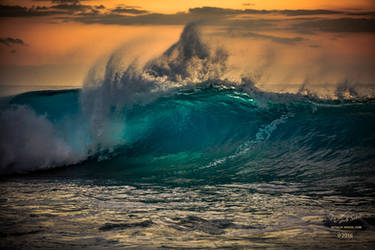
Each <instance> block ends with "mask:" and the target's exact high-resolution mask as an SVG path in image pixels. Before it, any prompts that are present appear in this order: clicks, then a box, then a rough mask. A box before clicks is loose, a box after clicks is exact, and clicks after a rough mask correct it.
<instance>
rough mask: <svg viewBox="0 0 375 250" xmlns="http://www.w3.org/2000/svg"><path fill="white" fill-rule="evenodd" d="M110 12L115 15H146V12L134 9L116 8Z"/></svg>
mask: <svg viewBox="0 0 375 250" xmlns="http://www.w3.org/2000/svg"><path fill="white" fill-rule="evenodd" d="M111 12H112V13H115V14H135V15H139V14H146V13H148V11H147V10H142V9H136V8H132V7H117V8H115V9H112V10H111Z"/></svg>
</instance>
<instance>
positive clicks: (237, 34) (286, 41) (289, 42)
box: [213, 28, 306, 45]
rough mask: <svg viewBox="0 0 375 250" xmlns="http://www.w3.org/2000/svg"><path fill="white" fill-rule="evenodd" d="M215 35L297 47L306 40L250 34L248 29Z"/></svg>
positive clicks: (223, 31)
mask: <svg viewBox="0 0 375 250" xmlns="http://www.w3.org/2000/svg"><path fill="white" fill-rule="evenodd" d="M213 35H219V36H228V35H230V36H234V37H250V38H254V39H264V40H270V41H272V42H275V43H280V44H285V45H295V44H296V43H298V42H302V41H304V40H306V39H305V38H303V37H281V36H273V35H264V34H260V33H256V32H250V31H248V30H246V29H243V28H241V29H238V28H237V29H223V30H222V31H219V32H215V33H213Z"/></svg>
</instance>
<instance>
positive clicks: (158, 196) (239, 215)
mask: <svg viewBox="0 0 375 250" xmlns="http://www.w3.org/2000/svg"><path fill="white" fill-rule="evenodd" d="M0 185H1V186H0V190H1V200H0V215H1V221H2V223H1V226H0V227H1V228H0V229H1V235H0V237H1V241H0V242H1V245H0V247H1V248H7V247H9V248H17V249H35V248H42V249H44V248H58V249H77V248H87V249H93V248H94V249H95V248H123V247H138V248H147V247H149V248H225V247H230V248H235V247H238V248H242V247H243V248H256V247H270V248H275V247H276V248H285V247H298V248H301V247H308V248H327V249H332V248H337V247H340V248H341V247H342V248H348V247H355V248H366V247H367V248H368V249H371V248H372V247H373V246H374V244H375V239H374V233H375V232H374V209H373V208H374V204H373V202H371V200H373V199H372V197H367V196H365V195H363V196H362V197H345V196H340V195H336V194H334V193H329V192H327V191H326V192H312V193H305V194H301V193H299V192H298V190H299V189H300V188H302V187H301V185H298V184H293V183H282V182H277V183H269V184H255V183H254V184H227V185H216V186H208V185H207V186H199V187H188V186H185V187H183V186H174V187H173V186H158V185H147V184H143V185H142V184H140V185H137V186H131V185H95V184H92V183H89V182H88V181H79V180H74V181H72V180H66V179H54V180H46V179H44V178H35V179H13V180H9V181H6V182H2V183H1V184H0ZM348 218H350V219H352V221H351V222H350V221H348V220H347V219H348ZM344 226H347V228H350V229H346V230H344V229H342V228H343V227H344Z"/></svg>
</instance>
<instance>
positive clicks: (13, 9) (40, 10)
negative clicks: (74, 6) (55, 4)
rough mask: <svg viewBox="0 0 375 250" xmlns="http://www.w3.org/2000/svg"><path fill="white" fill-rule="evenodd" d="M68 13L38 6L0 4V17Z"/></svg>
mask: <svg viewBox="0 0 375 250" xmlns="http://www.w3.org/2000/svg"><path fill="white" fill-rule="evenodd" d="M61 14H66V11H61V10H56V9H53V8H48V7H40V6H37V7H35V8H26V7H23V6H19V5H0V17H40V16H53V15H61Z"/></svg>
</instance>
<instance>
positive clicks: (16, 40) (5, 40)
mask: <svg viewBox="0 0 375 250" xmlns="http://www.w3.org/2000/svg"><path fill="white" fill-rule="evenodd" d="M0 44H3V45H6V46H8V47H12V46H13V45H22V46H27V44H26V43H25V42H24V41H23V40H21V39H19V38H11V37H7V38H0Z"/></svg>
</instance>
